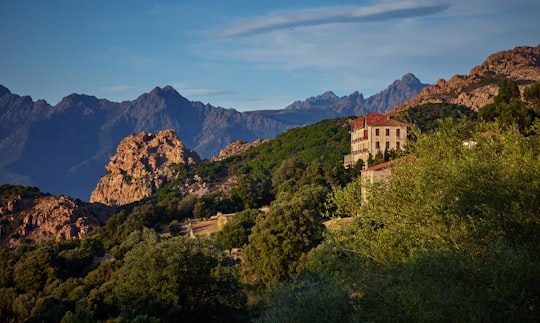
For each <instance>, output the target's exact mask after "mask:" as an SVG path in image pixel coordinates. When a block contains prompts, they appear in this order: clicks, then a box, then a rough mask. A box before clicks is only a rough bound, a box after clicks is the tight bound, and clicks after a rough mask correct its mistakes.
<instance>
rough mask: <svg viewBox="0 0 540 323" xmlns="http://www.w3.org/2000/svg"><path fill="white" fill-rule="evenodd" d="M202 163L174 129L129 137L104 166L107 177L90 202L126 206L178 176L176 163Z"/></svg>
mask: <svg viewBox="0 0 540 323" xmlns="http://www.w3.org/2000/svg"><path fill="white" fill-rule="evenodd" d="M199 161H200V158H199V156H198V155H197V153H195V152H194V151H192V150H189V149H186V148H185V147H184V144H183V143H182V141H180V139H179V138H178V136H177V135H176V133H175V132H174V131H173V130H162V131H159V132H158V133H155V134H154V133H148V132H141V133H139V134H137V135H130V136H128V137H126V138H124V139H123V140H122V142H120V145H119V146H118V148H117V152H116V154H115V155H114V156H113V157H112V158H111V160H110V162H109V164H108V165H107V166H106V167H105V169H106V170H107V174H105V175H104V176H103V177H101V179H100V180H99V183H98V184H97V186H96V188H95V189H94V191H93V192H92V195H91V197H90V202H100V203H103V204H107V205H124V204H128V203H131V202H135V201H139V200H141V199H143V198H145V197H147V196H150V195H151V194H153V193H155V192H156V191H157V190H158V189H159V188H160V187H162V186H163V185H164V184H166V183H167V182H168V181H169V180H170V179H172V178H174V177H175V176H176V175H178V170H177V169H175V167H173V166H174V165H175V164H187V163H195V162H199Z"/></svg>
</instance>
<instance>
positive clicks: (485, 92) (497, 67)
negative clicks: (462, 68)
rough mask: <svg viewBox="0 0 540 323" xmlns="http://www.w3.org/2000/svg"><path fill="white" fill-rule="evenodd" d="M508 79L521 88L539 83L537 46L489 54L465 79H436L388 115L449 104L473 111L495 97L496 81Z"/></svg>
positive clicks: (463, 77)
mask: <svg viewBox="0 0 540 323" xmlns="http://www.w3.org/2000/svg"><path fill="white" fill-rule="evenodd" d="M504 78H510V79H513V80H515V81H517V83H518V84H519V87H520V90H521V92H522V93H523V88H524V87H525V86H527V85H529V84H530V83H531V82H534V81H540V45H538V46H536V47H528V46H519V47H516V48H514V49H511V50H505V51H500V52H497V53H494V54H491V55H490V56H488V57H487V58H486V60H485V61H484V62H483V63H482V64H481V65H478V66H475V67H473V68H472V69H471V70H470V73H469V75H454V76H452V77H451V78H450V80H448V81H446V80H444V79H440V80H439V81H438V82H437V83H436V84H433V85H431V86H428V87H426V88H424V89H423V90H422V91H421V92H420V94H418V96H416V97H415V98H414V99H412V100H409V101H406V102H405V103H403V104H401V105H396V106H395V107H394V108H392V109H391V112H398V111H402V110H406V109H409V108H411V107H414V106H418V105H422V104H426V103H450V104H458V105H462V106H466V107H469V108H471V109H473V110H475V111H477V110H478V109H479V108H481V107H483V106H484V105H486V104H488V103H492V102H493V98H494V97H495V96H496V95H497V93H498V90H499V88H498V85H497V83H498V81H499V80H501V79H504Z"/></svg>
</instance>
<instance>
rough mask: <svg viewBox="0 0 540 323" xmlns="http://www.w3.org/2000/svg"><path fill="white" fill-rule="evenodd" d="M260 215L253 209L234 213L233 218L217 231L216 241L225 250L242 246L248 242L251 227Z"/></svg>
mask: <svg viewBox="0 0 540 323" xmlns="http://www.w3.org/2000/svg"><path fill="white" fill-rule="evenodd" d="M260 215H261V212H260V211H258V210H255V209H248V210H244V211H242V212H239V213H237V214H235V215H234V217H233V219H232V220H231V221H229V222H227V223H226V224H225V226H223V228H222V229H221V230H220V231H219V232H218V233H217V237H216V240H217V242H218V243H219V244H220V245H221V246H222V247H223V248H224V249H226V250H230V249H232V248H242V247H243V246H244V245H245V244H247V243H248V241H249V240H248V237H249V235H250V234H251V229H252V228H253V226H255V223H256V220H257V217H258V216H260Z"/></svg>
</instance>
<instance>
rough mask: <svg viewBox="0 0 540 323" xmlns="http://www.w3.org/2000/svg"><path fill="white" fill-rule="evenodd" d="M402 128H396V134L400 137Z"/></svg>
mask: <svg viewBox="0 0 540 323" xmlns="http://www.w3.org/2000/svg"><path fill="white" fill-rule="evenodd" d="M400 130H401V129H399V128H397V129H396V136H397V137H398V138H399V135H400Z"/></svg>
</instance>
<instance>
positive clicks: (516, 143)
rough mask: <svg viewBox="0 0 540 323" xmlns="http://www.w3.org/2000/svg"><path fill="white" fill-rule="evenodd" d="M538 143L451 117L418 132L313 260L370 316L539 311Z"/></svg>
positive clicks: (507, 317) (500, 315) (491, 317)
mask: <svg viewBox="0 0 540 323" xmlns="http://www.w3.org/2000/svg"><path fill="white" fill-rule="evenodd" d="M465 138H473V139H474V141H475V142H476V145H475V146H473V147H472V148H467V147H465V146H463V145H462V140H463V139H465ZM538 147H539V146H538V145H537V139H535V138H531V137H525V136H523V135H522V134H521V133H520V132H519V131H518V130H517V129H515V128H510V129H507V130H503V129H501V128H500V127H498V126H497V125H496V124H478V125H477V127H476V128H473V129H471V128H470V127H469V126H467V125H464V124H454V123H451V122H448V121H447V122H445V123H442V124H441V126H440V128H439V129H438V130H437V131H435V132H433V133H429V134H420V135H418V140H417V142H415V143H414V144H413V145H411V147H410V152H411V156H410V157H409V158H404V159H402V160H401V161H400V162H398V163H396V164H395V165H394V167H393V168H392V177H391V179H390V180H389V181H388V182H382V183H376V184H374V185H368V186H366V187H365V189H366V191H367V194H366V195H365V196H364V198H365V199H366V202H365V203H362V204H361V205H360V206H359V208H358V209H357V210H356V212H351V211H349V213H354V215H355V218H354V220H353V221H352V222H351V223H350V224H348V225H345V226H336V227H333V228H332V229H329V230H328V231H327V234H326V235H325V241H324V243H323V244H321V245H319V246H318V247H317V248H315V249H313V251H312V252H311V253H310V254H309V256H308V261H307V267H308V268H309V269H311V270H314V271H316V272H319V273H322V274H324V275H329V276H331V277H333V278H334V279H337V280H338V281H341V282H342V288H343V289H344V290H348V293H349V295H350V299H351V301H352V302H353V303H354V304H355V308H357V314H358V317H359V319H361V320H367V321H372V320H377V321H379V320H380V321H445V320H449V321H535V320H537V319H538V318H539V317H540V312H538V308H539V305H540V298H538V296H537V295H539V292H540V289H539V287H538V286H540V285H539V284H538V277H540V276H539V275H538V266H539V264H540V258H539V257H538V255H539V254H540V250H539V246H540V241H539V238H538V237H539V236H538V230H539V229H540V213H539V211H538V210H540V200H538V198H537V197H538V196H540V150H539V148H538ZM356 192H357V190H353V191H352V193H353V194H357V193H356ZM345 194H346V193H345V192H339V193H338V194H337V195H336V194H334V199H336V201H342V202H339V203H340V204H337V205H342V206H348V205H350V201H351V200H353V198H345V197H344V195H345ZM337 197H340V198H341V199H337ZM356 207H358V206H356ZM351 209H353V208H347V210H351Z"/></svg>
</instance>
